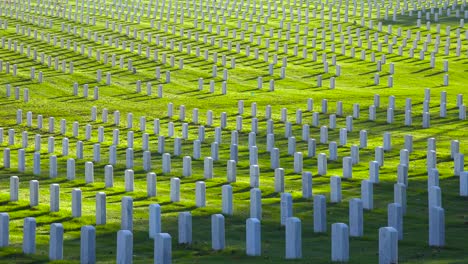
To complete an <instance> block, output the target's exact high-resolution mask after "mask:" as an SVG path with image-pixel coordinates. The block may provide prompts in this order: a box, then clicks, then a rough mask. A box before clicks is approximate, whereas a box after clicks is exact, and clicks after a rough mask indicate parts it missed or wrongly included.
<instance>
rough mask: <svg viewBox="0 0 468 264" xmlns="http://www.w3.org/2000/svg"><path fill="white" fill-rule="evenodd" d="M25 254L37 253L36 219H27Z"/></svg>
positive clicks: (24, 227)
mask: <svg viewBox="0 0 468 264" xmlns="http://www.w3.org/2000/svg"><path fill="white" fill-rule="evenodd" d="M23 253H24V254H34V253H36V219H35V218H34V217H26V218H25V219H24V226H23Z"/></svg>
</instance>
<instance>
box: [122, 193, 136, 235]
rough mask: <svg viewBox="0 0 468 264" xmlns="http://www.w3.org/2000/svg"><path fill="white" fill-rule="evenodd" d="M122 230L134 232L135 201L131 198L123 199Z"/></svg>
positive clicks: (125, 197)
mask: <svg viewBox="0 0 468 264" xmlns="http://www.w3.org/2000/svg"><path fill="white" fill-rule="evenodd" d="M120 221H121V224H120V229H121V230H129V231H132V230H133V199H132V197H130V196H124V197H122V209H121V220H120Z"/></svg>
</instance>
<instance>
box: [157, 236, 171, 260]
mask: <svg viewBox="0 0 468 264" xmlns="http://www.w3.org/2000/svg"><path fill="white" fill-rule="evenodd" d="M171 241H172V238H171V235H169V234H168V233H158V234H156V237H155V239H154V264H171V263H172V242H171Z"/></svg>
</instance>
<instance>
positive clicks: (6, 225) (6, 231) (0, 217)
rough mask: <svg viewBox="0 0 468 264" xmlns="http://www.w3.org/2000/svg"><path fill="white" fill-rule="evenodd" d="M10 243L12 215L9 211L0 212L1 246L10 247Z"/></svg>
mask: <svg viewBox="0 0 468 264" xmlns="http://www.w3.org/2000/svg"><path fill="white" fill-rule="evenodd" d="M9 243H10V217H9V215H8V213H0V248H2V247H8V245H9Z"/></svg>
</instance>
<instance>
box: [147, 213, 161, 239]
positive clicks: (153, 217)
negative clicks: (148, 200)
mask: <svg viewBox="0 0 468 264" xmlns="http://www.w3.org/2000/svg"><path fill="white" fill-rule="evenodd" d="M159 233H161V206H160V205H159V204H150V206H149V237H150V238H151V239H156V235H157V234H159Z"/></svg>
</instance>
